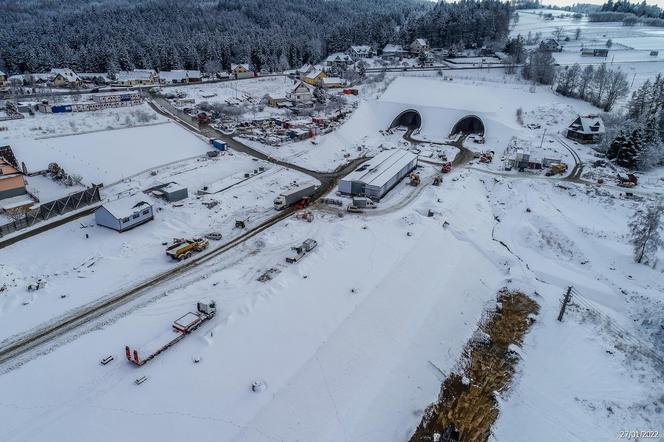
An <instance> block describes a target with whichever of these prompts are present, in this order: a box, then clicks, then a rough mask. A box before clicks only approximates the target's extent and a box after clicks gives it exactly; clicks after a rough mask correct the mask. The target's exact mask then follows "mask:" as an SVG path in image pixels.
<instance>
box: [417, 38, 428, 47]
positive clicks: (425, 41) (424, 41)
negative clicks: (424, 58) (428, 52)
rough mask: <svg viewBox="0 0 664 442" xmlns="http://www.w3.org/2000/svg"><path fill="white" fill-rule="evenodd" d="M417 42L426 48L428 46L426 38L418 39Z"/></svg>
mask: <svg viewBox="0 0 664 442" xmlns="http://www.w3.org/2000/svg"><path fill="white" fill-rule="evenodd" d="M415 42H416V43H417V44H418V45H420V46H426V45H427V40H426V38H416V39H415Z"/></svg>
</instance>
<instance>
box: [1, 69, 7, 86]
mask: <svg viewBox="0 0 664 442" xmlns="http://www.w3.org/2000/svg"><path fill="white" fill-rule="evenodd" d="M5 83H7V74H5V73H4V72H2V71H0V86H4V85H5Z"/></svg>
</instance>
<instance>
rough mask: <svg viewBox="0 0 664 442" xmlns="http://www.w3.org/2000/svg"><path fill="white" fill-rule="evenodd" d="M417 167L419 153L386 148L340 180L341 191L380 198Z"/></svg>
mask: <svg viewBox="0 0 664 442" xmlns="http://www.w3.org/2000/svg"><path fill="white" fill-rule="evenodd" d="M415 167H417V155H415V154H413V153H411V152H408V151H407V150H404V149H392V150H384V151H383V152H381V153H379V154H378V155H376V156H375V157H373V158H371V159H370V160H369V161H367V162H366V163H364V164H362V165H361V166H360V167H358V168H357V169H355V170H354V171H353V172H351V173H350V174H348V175H347V176H345V177H344V178H342V179H341V180H340V181H339V192H341V193H343V194H346V195H360V196H367V197H369V198H372V199H380V198H382V197H383V196H384V195H385V194H386V193H387V192H389V191H390V189H392V188H393V187H394V186H396V185H397V183H399V181H401V180H402V179H403V178H404V177H405V176H406V175H408V173H410V172H411V171H412V170H413V169H415Z"/></svg>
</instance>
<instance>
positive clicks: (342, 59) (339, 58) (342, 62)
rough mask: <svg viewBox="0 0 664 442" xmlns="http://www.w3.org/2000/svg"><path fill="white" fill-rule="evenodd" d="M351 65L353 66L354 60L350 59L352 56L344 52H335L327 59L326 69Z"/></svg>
mask: <svg viewBox="0 0 664 442" xmlns="http://www.w3.org/2000/svg"><path fill="white" fill-rule="evenodd" d="M350 64H353V59H352V58H350V55H348V54H344V53H343V52H335V53H334V54H330V55H328V56H327V58H326V59H325V66H326V67H330V68H332V67H346V66H348V65H350Z"/></svg>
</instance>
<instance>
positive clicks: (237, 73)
mask: <svg viewBox="0 0 664 442" xmlns="http://www.w3.org/2000/svg"><path fill="white" fill-rule="evenodd" d="M231 74H232V75H233V76H234V77H235V78H251V77H255V76H256V74H255V73H254V72H253V71H252V70H251V68H250V66H249V63H243V64H235V63H233V64H231Z"/></svg>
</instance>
